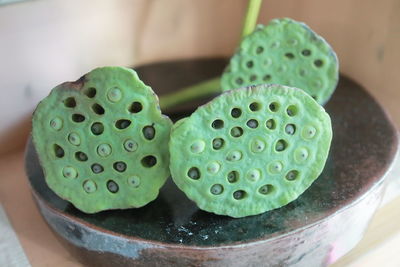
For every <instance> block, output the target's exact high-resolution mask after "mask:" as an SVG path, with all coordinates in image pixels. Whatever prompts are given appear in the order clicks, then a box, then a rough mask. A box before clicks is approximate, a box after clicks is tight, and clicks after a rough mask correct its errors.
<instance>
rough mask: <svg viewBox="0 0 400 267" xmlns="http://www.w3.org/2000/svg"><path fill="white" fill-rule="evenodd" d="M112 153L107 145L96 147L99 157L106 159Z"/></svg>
mask: <svg viewBox="0 0 400 267" xmlns="http://www.w3.org/2000/svg"><path fill="white" fill-rule="evenodd" d="M111 152H112V149H111V146H110V145H109V144H101V145H99V146H98V147H97V154H99V156H100V157H107V156H108V155H110V154H111Z"/></svg>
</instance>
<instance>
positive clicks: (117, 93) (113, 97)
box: [107, 87, 122, 103]
mask: <svg viewBox="0 0 400 267" xmlns="http://www.w3.org/2000/svg"><path fill="white" fill-rule="evenodd" d="M107 98H108V100H109V101H110V102H113V103H116V102H119V101H120V100H121V99H122V92H121V90H120V89H119V88H118V87H114V88H111V89H110V90H108V93H107Z"/></svg>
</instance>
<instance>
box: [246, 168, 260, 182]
mask: <svg viewBox="0 0 400 267" xmlns="http://www.w3.org/2000/svg"><path fill="white" fill-rule="evenodd" d="M246 178H247V180H249V181H250V182H257V181H258V180H259V179H260V178H261V171H260V170H258V169H253V170H250V171H248V172H247V174H246Z"/></svg>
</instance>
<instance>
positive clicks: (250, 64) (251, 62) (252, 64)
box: [246, 60, 254, 69]
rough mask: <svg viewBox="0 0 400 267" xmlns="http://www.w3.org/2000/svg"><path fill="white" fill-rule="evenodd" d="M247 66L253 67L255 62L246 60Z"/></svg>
mask: <svg viewBox="0 0 400 267" xmlns="http://www.w3.org/2000/svg"><path fill="white" fill-rule="evenodd" d="M246 67H247V68H249V69H251V68H253V67H254V62H253V61H252V60H249V61H247V62H246Z"/></svg>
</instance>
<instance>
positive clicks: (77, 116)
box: [72, 114, 85, 123]
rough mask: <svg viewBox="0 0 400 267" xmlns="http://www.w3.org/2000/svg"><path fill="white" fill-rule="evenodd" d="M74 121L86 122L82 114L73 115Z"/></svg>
mask: <svg viewBox="0 0 400 267" xmlns="http://www.w3.org/2000/svg"><path fill="white" fill-rule="evenodd" d="M72 120H73V121H74V122H78V123H79V122H83V121H84V120H85V116H83V115H82V114H72Z"/></svg>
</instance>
